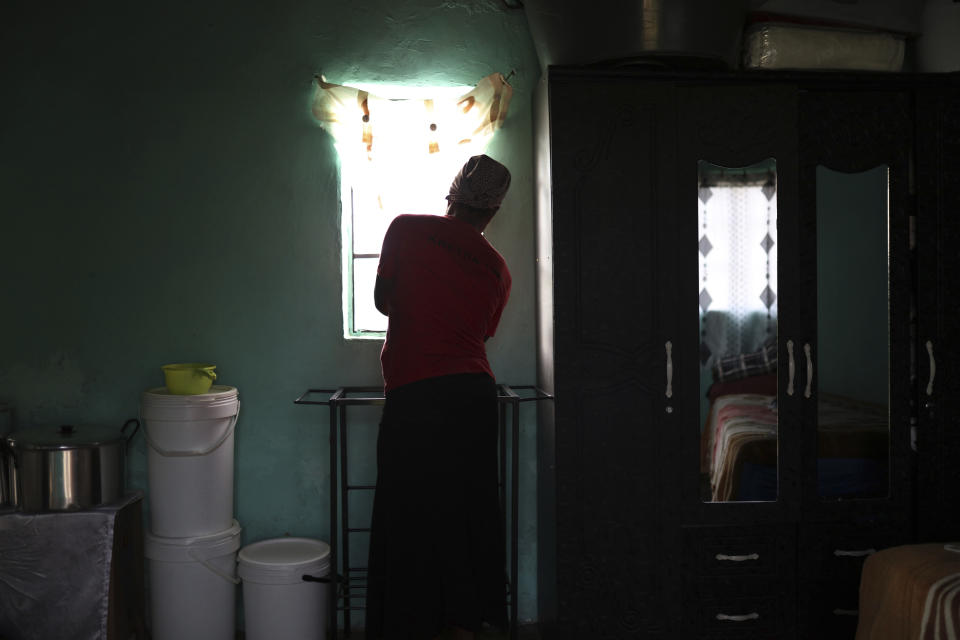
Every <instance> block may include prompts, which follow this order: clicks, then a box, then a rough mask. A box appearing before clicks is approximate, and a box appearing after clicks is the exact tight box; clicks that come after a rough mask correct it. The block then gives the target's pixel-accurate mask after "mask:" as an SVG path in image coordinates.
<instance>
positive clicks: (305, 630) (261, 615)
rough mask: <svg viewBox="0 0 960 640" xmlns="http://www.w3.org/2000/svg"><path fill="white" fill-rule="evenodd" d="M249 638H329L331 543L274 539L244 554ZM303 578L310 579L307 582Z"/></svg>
mask: <svg viewBox="0 0 960 640" xmlns="http://www.w3.org/2000/svg"><path fill="white" fill-rule="evenodd" d="M237 562H238V563H239V569H238V571H237V573H238V575H239V576H240V580H241V581H242V583H243V611H244V630H245V633H246V638H247V640H325V638H326V637H327V598H328V595H329V592H328V589H329V588H330V585H329V584H328V583H327V582H320V581H318V580H327V579H329V575H330V572H331V571H330V545H328V544H327V543H326V542H322V541H320V540H313V539H311V538H274V539H271V540H262V541H260V542H255V543H253V544H250V545H247V546H246V547H244V548H243V549H241V550H240V554H239V556H238V558H237ZM304 576H307V577H308V580H304Z"/></svg>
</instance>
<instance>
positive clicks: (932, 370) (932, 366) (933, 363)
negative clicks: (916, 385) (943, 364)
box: [927, 340, 937, 396]
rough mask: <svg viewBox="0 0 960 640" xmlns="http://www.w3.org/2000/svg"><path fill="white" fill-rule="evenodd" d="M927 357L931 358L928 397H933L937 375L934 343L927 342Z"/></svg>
mask: <svg viewBox="0 0 960 640" xmlns="http://www.w3.org/2000/svg"><path fill="white" fill-rule="evenodd" d="M927 356H928V357H929V358H930V379H929V380H928V381H927V395H928V396H932V395H933V379H934V378H935V377H936V375H937V361H936V359H934V357H933V343H932V342H931V341H929V340H927Z"/></svg>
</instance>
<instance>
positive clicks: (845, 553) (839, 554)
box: [833, 549, 877, 558]
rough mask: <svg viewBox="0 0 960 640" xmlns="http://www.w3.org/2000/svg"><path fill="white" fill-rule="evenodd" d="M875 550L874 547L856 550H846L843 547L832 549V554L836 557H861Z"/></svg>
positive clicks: (873, 552)
mask: <svg viewBox="0 0 960 640" xmlns="http://www.w3.org/2000/svg"><path fill="white" fill-rule="evenodd" d="M876 552H877V550H876V549H858V550H856V551H846V550H844V549H834V550H833V555H835V556H837V557H838V558H862V557H863V556H870V555H873V554H875V553H876Z"/></svg>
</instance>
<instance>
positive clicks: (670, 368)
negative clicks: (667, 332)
mask: <svg viewBox="0 0 960 640" xmlns="http://www.w3.org/2000/svg"><path fill="white" fill-rule="evenodd" d="M663 346H664V348H665V349H666V351H667V391H666V393H664V395H665V396H667V397H668V398H672V397H673V343H672V342H671V341H669V340H667V342H666V343H665V344H664V345H663Z"/></svg>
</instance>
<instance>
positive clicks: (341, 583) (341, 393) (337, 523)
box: [294, 384, 553, 640]
mask: <svg viewBox="0 0 960 640" xmlns="http://www.w3.org/2000/svg"><path fill="white" fill-rule="evenodd" d="M517 391H524V392H532V393H533V395H530V396H526V395H524V396H521V395H520V394H518V393H517ZM321 396H327V397H326V398H321ZM497 397H498V401H499V427H498V428H499V430H498V440H499V442H498V446H499V491H500V506H501V508H502V509H503V512H504V515H506V512H507V505H508V504H509V508H510V517H509V519H508V518H504V532H503V535H504V538H505V539H506V540H507V541H508V550H509V552H508V553H509V557H508V563H509V568H508V576H507V581H508V585H507V586H508V589H507V602H506V603H505V605H506V606H508V607H509V616H508V619H509V627H510V628H509V632H510V638H511V640H516V638H517V624H518V618H517V616H518V605H519V602H518V596H517V587H518V584H517V582H518V578H519V552H518V542H519V522H518V519H519V515H520V508H519V498H520V483H519V475H518V474H519V471H520V405H521V404H523V403H526V402H537V401H540V400H552V399H553V396H552V395H550V394H548V393H546V392H545V391H543V390H542V389H540V388H538V387H535V386H532V385H520V386H511V385H506V384H498V385H497ZM385 401H386V400H385V398H384V395H383V388H382V387H338V388H337V389H307V390H306V391H305V392H304V393H302V394H301V395H300V397H298V398H297V399H296V400H294V404H301V405H326V406H328V407H329V408H330V418H329V419H330V422H329V439H330V495H331V499H330V535H329V538H330V540H329V544H330V566H331V567H332V568H333V569H332V571H331V574H332V577H331V580H330V584H331V588H330V589H329V590H328V597H329V602H328V605H327V610H328V611H329V612H331V614H330V615H329V616H328V619H329V620H328V623H329V626H330V629H329V632H330V635H329V638H331V640H337V638H338V628H337V627H338V618H339V615H338V614H339V612H340V611H343V627H344V635H345V636H346V637H347V638H349V637H350V634H351V630H352V628H351V627H352V625H351V622H352V621H351V612H352V611H358V610H363V609H365V608H366V607H365V606H364V605H358V604H356V600H361V599H362V600H364V603H365V601H366V588H367V585H366V579H367V568H366V567H351V566H350V535H351V534H354V533H367V532H369V531H370V528H369V527H351V526H350V505H349V495H350V492H351V491H373V490H374V489H375V488H376V487H375V486H374V485H364V484H350V483H349V479H348V475H347V451H348V439H349V429H348V423H347V409H348V408H349V407H351V406H376V405H382V404H384V402H385ZM508 414H509V420H508ZM508 422H509V424H510V427H511V428H510V447H509V453H510V460H509V470H510V473H509V476H508V474H507V469H508V461H507V454H508V447H507V423H508ZM338 456H339V460H338ZM338 475H339V478H338ZM508 480H509V489H510V491H509V501H508V495H507V494H508V492H507V485H508Z"/></svg>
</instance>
